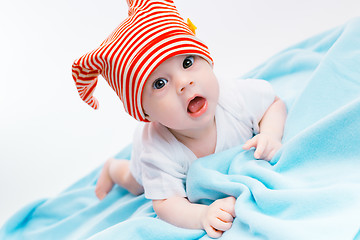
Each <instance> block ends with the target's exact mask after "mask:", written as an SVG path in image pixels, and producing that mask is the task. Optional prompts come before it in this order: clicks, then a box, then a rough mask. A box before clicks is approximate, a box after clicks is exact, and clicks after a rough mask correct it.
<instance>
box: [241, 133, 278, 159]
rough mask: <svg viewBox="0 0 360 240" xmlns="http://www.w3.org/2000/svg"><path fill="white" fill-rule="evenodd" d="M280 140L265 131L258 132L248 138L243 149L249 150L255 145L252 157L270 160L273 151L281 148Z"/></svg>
mask: <svg viewBox="0 0 360 240" xmlns="http://www.w3.org/2000/svg"><path fill="white" fill-rule="evenodd" d="M281 146H282V144H281V141H279V140H278V139H275V138H273V137H271V136H270V135H268V134H266V133H259V134H258V135H256V136H255V137H253V138H251V139H250V140H248V141H247V142H246V143H245V144H244V146H243V149H245V150H249V149H250V148H252V147H255V148H256V150H255V153H254V157H255V158H256V159H264V160H267V161H270V160H271V159H272V158H273V156H274V155H275V153H276V152H277V151H278V150H279V149H280V148H281Z"/></svg>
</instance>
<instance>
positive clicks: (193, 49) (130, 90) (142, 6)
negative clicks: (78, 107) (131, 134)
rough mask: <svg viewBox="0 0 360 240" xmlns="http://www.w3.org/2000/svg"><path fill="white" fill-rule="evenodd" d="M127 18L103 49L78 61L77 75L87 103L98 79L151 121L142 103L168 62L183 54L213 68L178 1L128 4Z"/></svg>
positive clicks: (91, 100)
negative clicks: (152, 76) (155, 73)
mask: <svg viewBox="0 0 360 240" xmlns="http://www.w3.org/2000/svg"><path fill="white" fill-rule="evenodd" d="M127 3H128V5H129V17H127V18H126V19H125V20H124V21H123V22H122V23H121V24H120V25H119V26H118V27H117V28H116V29H115V30H114V31H113V33H112V34H110V36H109V37H108V38H107V39H105V41H104V42H103V43H102V44H101V45H100V47H98V48H97V49H95V50H93V51H91V52H89V53H87V54H85V55H84V56H82V57H80V58H79V59H77V60H76V61H75V62H74V64H73V65H72V75H73V79H74V81H75V84H76V87H77V90H78V92H79V94H80V97H81V98H82V100H84V101H85V102H86V103H87V104H89V105H90V106H91V107H92V108H94V109H97V108H98V107H99V103H98V101H97V99H96V98H95V97H93V93H94V89H95V87H96V84H97V78H98V75H99V74H101V75H102V76H103V78H104V79H105V80H106V81H107V82H108V83H109V85H110V86H111V87H112V89H114V91H115V92H116V94H117V95H118V96H119V98H120V100H121V101H122V102H123V104H124V107H125V111H126V112H127V113H129V114H130V115H131V116H133V117H134V118H135V119H137V120H139V121H144V122H146V121H147V120H146V119H145V114H144V112H143V108H142V104H141V96H142V91H143V88H144V85H145V82H146V79H147V78H148V77H149V76H150V74H151V73H152V72H153V71H154V70H155V69H156V67H158V66H159V65H160V64H161V63H162V62H164V61H165V60H166V59H169V58H170V57H173V56H176V55H181V54H194V55H198V56H201V57H202V58H204V59H205V60H206V61H208V62H209V64H211V65H212V58H211V57H210V54H209V51H208V48H207V46H206V45H205V44H204V43H202V42H201V41H200V40H199V39H197V38H196V37H195V33H194V30H192V29H191V28H190V27H191V26H190V27H189V25H188V24H187V23H185V22H184V20H183V19H182V18H181V17H180V15H179V13H178V11H177V10H176V7H175V5H174V2H173V1H172V0H127Z"/></svg>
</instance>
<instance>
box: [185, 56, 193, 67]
mask: <svg viewBox="0 0 360 240" xmlns="http://www.w3.org/2000/svg"><path fill="white" fill-rule="evenodd" d="M193 63H194V57H193V56H188V57H186V58H185V59H184V61H183V68H184V69H187V68H189V67H191V65H193Z"/></svg>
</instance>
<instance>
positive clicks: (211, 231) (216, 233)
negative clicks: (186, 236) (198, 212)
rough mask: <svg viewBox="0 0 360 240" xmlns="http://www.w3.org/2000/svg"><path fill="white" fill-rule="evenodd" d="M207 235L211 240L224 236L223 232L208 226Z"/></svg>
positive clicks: (206, 228)
mask: <svg viewBox="0 0 360 240" xmlns="http://www.w3.org/2000/svg"><path fill="white" fill-rule="evenodd" d="M204 230H205V231H206V234H207V235H208V236H209V237H211V238H219V237H221V235H222V234H223V231H219V230H216V229H215V228H213V227H212V226H210V225H208V226H206V227H205V228H204Z"/></svg>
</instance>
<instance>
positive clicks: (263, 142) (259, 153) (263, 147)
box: [254, 138, 268, 159]
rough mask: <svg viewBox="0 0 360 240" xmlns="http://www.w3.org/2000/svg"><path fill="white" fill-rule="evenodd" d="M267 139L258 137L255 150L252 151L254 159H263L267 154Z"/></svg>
mask: <svg viewBox="0 0 360 240" xmlns="http://www.w3.org/2000/svg"><path fill="white" fill-rule="evenodd" d="M267 146H268V141H267V139H266V138H259V141H258V144H257V146H256V150H255V152H254V157H255V158H256V159H264V157H265V156H266V154H267Z"/></svg>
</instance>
